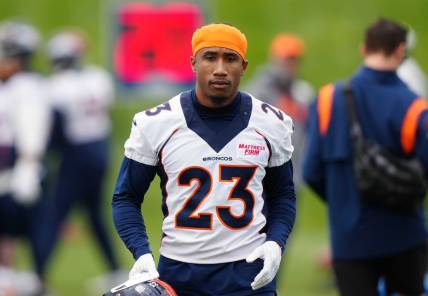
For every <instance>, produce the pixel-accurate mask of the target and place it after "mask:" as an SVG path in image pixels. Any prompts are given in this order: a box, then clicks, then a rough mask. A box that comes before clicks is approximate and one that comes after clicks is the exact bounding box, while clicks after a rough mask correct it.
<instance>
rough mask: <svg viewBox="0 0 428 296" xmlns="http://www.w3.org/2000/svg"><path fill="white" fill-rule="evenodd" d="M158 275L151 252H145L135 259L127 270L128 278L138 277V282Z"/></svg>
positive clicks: (155, 277) (152, 278)
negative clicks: (128, 270)
mask: <svg viewBox="0 0 428 296" xmlns="http://www.w3.org/2000/svg"><path fill="white" fill-rule="evenodd" d="M158 277H159V273H158V270H157V269H156V264H155V260H154V259H153V256H152V254H150V253H147V254H144V255H142V256H140V258H138V259H137V261H135V263H134V266H132V269H131V271H130V272H129V279H130V280H132V279H138V280H139V281H140V282H145V281H150V280H154V279H157V278H158Z"/></svg>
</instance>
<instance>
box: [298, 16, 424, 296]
mask: <svg viewBox="0 0 428 296" xmlns="http://www.w3.org/2000/svg"><path fill="white" fill-rule="evenodd" d="M361 51H362V54H363V57H364V65H363V66H362V67H361V68H360V69H359V70H358V71H357V73H356V74H354V75H353V76H352V78H351V80H350V81H349V82H347V83H337V84H329V85H327V86H324V87H323V88H321V90H320V94H319V96H318V99H317V101H316V102H315V103H314V104H313V105H312V106H311V109H310V114H309V125H308V142H307V146H306V152H305V157H304V163H303V178H304V180H305V181H306V182H307V184H308V185H309V186H310V187H311V188H312V189H313V190H314V191H315V192H316V193H317V194H318V195H319V196H320V197H321V198H322V199H323V200H324V201H325V202H326V204H327V207H328V217H329V227H330V236H331V245H332V257H333V269H334V273H335V277H336V283H337V286H338V289H339V292H340V295H343V296H353V295H355V296H359V295H367V296H371V295H378V283H379V280H380V279H381V278H384V280H385V287H386V290H387V292H388V293H392V292H394V293H399V294H400V295H422V294H423V292H424V287H423V279H424V274H425V269H426V259H427V251H426V238H427V229H426V226H425V217H424V211H423V206H422V202H421V199H422V196H423V195H424V192H425V191H426V190H425V189H426V187H425V186H424V178H425V179H426V178H427V171H428V105H427V103H426V101H425V100H424V99H420V96H419V95H417V94H415V93H414V92H413V91H411V90H410V89H409V88H408V87H407V86H406V84H405V83H404V82H403V81H402V80H400V78H399V77H398V75H397V68H398V67H399V65H400V64H401V62H402V61H403V58H404V56H405V51H406V29H405V28H404V27H403V26H401V25H400V24H398V23H396V22H394V21H391V20H385V19H380V20H377V21H376V22H374V23H373V24H371V25H370V26H369V27H368V28H367V30H366V33H365V40H364V45H363V46H362V50H361ZM351 98H352V100H351ZM350 102H352V103H350ZM352 106H353V108H352ZM351 110H354V112H352V113H350V112H351ZM353 114H355V116H352V115H353ZM353 118H354V119H353ZM355 122H358V123H359V126H360V128H356V125H355ZM351 124H352V131H351ZM358 131H360V133H358ZM361 131H362V132H361ZM350 135H352V137H351V136H350ZM357 135H359V136H358V139H359V141H360V142H358V141H356V137H357ZM361 135H363V138H364V139H367V140H366V141H365V142H364V145H365V147H368V146H367V145H369V144H367V143H370V144H371V145H373V143H376V144H377V145H380V146H377V147H382V149H387V151H389V155H391V153H392V154H393V155H394V156H395V160H397V159H400V160H401V161H402V162H406V163H409V162H410V158H414V160H415V161H418V162H419V163H420V164H421V165H422V167H423V169H421V170H417V169H415V167H412V174H411V175H412V176H417V177H418V178H417V179H418V180H419V181H420V182H418V184H417V186H411V187H406V186H407V185H406V183H403V181H402V178H400V179H397V180H394V181H391V179H388V180H384V181H382V182H387V184H388V186H387V187H382V188H376V187H372V189H373V188H374V189H375V192H376V193H375V194H374V193H372V192H373V191H370V192H369V191H366V189H364V188H367V187H365V186H366V184H370V182H376V183H372V184H378V185H379V184H382V182H379V181H378V180H379V177H380V178H382V177H385V176H384V175H386V173H387V169H386V167H385V169H384V170H383V173H381V174H380V175H378V177H377V179H376V180H375V179H372V180H368V179H367V178H369V177H367V176H370V177H371V178H375V177H374V176H373V175H370V174H367V172H366V174H361V173H359V172H361V171H360V170H359V168H361V167H362V164H363V163H366V164H367V163H368V162H367V157H368V154H364V155H362V156H361V155H360V154H359V151H361V149H364V148H362V146H361V145H360V144H361V139H362V137H361ZM371 147H373V146H371ZM376 155H377V156H378V157H377V158H376V163H378V164H379V165H382V164H383V165H385V163H386V162H385V160H386V158H385V157H384V156H383V155H385V154H383V155H382V156H381V155H379V154H376ZM389 158H391V156H389ZM380 160H381V161H380ZM370 163H372V165H373V162H370ZM387 163H388V165H389V164H390V162H389V161H388V162H387ZM412 163H414V162H412ZM394 171H395V176H397V173H398V174H400V173H402V172H403V171H404V168H403V169H402V170H399V171H397V170H396V169H395V168H394V170H391V169H390V170H389V171H388V175H389V174H391V173H394ZM407 172H409V170H406V173H407ZM369 173H370V172H369ZM362 178H366V179H362ZM362 180H364V181H370V182H369V183H367V182H366V183H365V184H364V185H365V186H363V183H362ZM399 181H400V183H399ZM413 181H415V180H412V178H410V181H409V179H407V181H406V182H407V184H408V183H409V182H413ZM414 185H415V184H414ZM379 186H380V185H379ZM397 187H398V188H399V189H400V190H401V189H406V191H402V192H412V194H410V195H408V196H406V198H405V200H406V201H409V200H417V201H418V202H417V203H416V204H411V205H409V206H411V207H412V210H411V211H404V209H403V208H400V209H397V208H395V209H394V208H392V207H389V206H388V205H387V203H388V202H389V201H390V200H391V199H392V198H395V196H397V194H396V193H394V194H390V195H389V196H388V197H387V198H388V200H387V201H388V202H382V201H381V200H380V199H378V197H379V196H380V195H381V194H382V193H379V192H381V191H383V190H384V189H385V188H386V189H387V190H388V192H389V188H397ZM408 188H412V190H411V191H408V190H407V189H408ZM386 189H385V190H386ZM419 189H420V190H419ZM362 190H365V191H364V193H363V191H362ZM376 190H377V191H376ZM379 190H380V191H379ZM414 190H418V191H420V193H421V194H420V196H419V194H418V195H416V194H413V193H414V192H413V191H414ZM406 206H407V204H406Z"/></svg>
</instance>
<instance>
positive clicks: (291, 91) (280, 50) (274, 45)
mask: <svg viewBox="0 0 428 296" xmlns="http://www.w3.org/2000/svg"><path fill="white" fill-rule="evenodd" d="M305 51H306V48H305V43H304V41H303V39H302V38H300V37H299V36H297V35H295V34H291V33H280V34H278V35H276V36H275V37H274V38H273V39H272V41H271V45H270V49H269V61H268V62H267V63H266V64H264V65H262V66H261V67H260V68H259V69H258V71H256V74H255V76H253V78H252V79H250V81H249V82H248V84H247V87H246V90H248V92H249V93H251V94H252V95H254V96H255V97H256V98H259V99H261V100H263V101H265V102H267V103H269V104H272V105H274V106H276V107H278V108H280V109H281V110H283V111H284V112H285V113H286V114H287V115H289V116H290V117H291V118H292V119H293V123H294V133H293V144H294V145H295V147H299V149H296V150H295V151H294V153H293V164H294V172H295V174H294V176H295V179H294V182H295V185H296V188H297V189H298V188H299V187H300V186H299V184H300V183H301V182H300V180H301V174H300V166H301V165H300V164H301V153H300V151H303V149H302V148H303V146H304V139H305V136H304V133H305V125H306V124H305V123H306V115H307V108H308V106H309V104H310V102H311V101H312V99H313V98H314V96H315V92H314V90H313V88H312V86H311V85H310V84H309V83H308V82H307V81H305V80H302V79H300V76H299V75H300V73H299V72H300V65H301V62H302V59H303V57H304V55H305Z"/></svg>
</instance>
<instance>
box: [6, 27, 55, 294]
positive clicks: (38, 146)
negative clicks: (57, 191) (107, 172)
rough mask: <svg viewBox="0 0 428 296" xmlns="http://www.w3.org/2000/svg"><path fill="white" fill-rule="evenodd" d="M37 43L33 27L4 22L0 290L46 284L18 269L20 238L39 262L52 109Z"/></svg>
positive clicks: (33, 289)
mask: <svg viewBox="0 0 428 296" xmlns="http://www.w3.org/2000/svg"><path fill="white" fill-rule="evenodd" d="M38 44H39V34H38V32H37V31H36V29H35V28H33V27H32V26H30V25H28V24H25V23H22V22H15V21H4V22H2V23H0V294H2V293H5V294H7V293H10V295H35V293H36V292H39V290H40V289H41V284H40V282H39V280H38V279H37V277H36V276H34V274H31V273H24V272H17V271H15V270H14V266H15V241H16V239H17V238H24V239H26V240H28V241H29V242H30V245H31V247H32V249H31V250H32V254H33V256H34V261H35V262H34V263H35V265H36V268H35V269H36V270H38V269H39V263H40V262H39V261H38V252H39V251H40V248H39V247H40V245H39V244H38V243H40V240H39V235H38V232H39V230H40V227H39V226H40V225H39V223H38V221H39V218H40V211H39V210H40V206H41V192H42V190H41V181H42V175H43V165H42V160H43V157H44V153H45V148H46V143H47V139H48V136H49V130H50V115H51V114H50V110H49V104H48V100H47V93H46V88H45V80H44V78H42V77H41V76H40V75H39V74H37V73H35V72H34V71H33V70H32V69H31V60H32V57H33V55H34V53H35V51H36V49H37V47H38ZM2 295H3V294H2ZM7 295H9V294H7Z"/></svg>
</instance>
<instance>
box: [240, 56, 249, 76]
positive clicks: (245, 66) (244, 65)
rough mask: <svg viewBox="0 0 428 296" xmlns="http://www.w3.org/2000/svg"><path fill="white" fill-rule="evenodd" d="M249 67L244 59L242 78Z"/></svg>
mask: <svg viewBox="0 0 428 296" xmlns="http://www.w3.org/2000/svg"><path fill="white" fill-rule="evenodd" d="M247 67H248V61H247V60H244V59H242V71H241V76H242V75H244V73H245V70H247Z"/></svg>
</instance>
